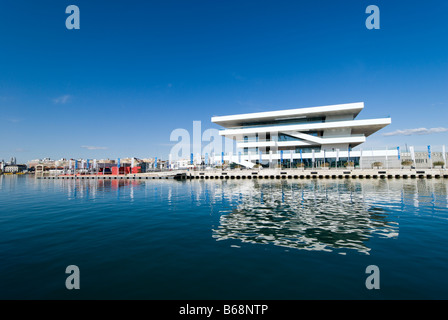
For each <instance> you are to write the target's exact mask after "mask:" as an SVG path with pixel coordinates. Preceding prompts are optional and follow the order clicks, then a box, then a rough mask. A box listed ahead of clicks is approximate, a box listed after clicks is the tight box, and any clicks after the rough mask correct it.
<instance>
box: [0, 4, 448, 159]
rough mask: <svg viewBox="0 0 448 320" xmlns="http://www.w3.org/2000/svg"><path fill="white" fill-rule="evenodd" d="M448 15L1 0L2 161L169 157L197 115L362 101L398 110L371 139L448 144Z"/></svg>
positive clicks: (372, 111)
mask: <svg viewBox="0 0 448 320" xmlns="http://www.w3.org/2000/svg"><path fill="white" fill-rule="evenodd" d="M70 4H75V5H77V6H78V7H79V9H80V13H81V28H80V30H67V29H66V27H65V20H66V18H67V17H68V14H66V13H65V8H66V7H67V6H68V5H70ZM370 4H374V5H377V6H378V7H379V8H380V14H381V20H380V23H381V25H380V26H381V29H380V30H368V29H367V28H366V27H365V20H366V18H367V16H368V15H367V14H366V13H365V10H366V7H367V6H368V5H370ZM447 14H448V2H447V1H442V0H439V1H431V0H429V1H416V2H409V1H405V2H404V1H390V0H388V1H380V0H372V1H363V0H353V1H351V0H346V1H319V0H316V1H279V0H276V1H263V0H257V1H249V0H239V1H234V0H226V1H210V0H204V1H196V0H195V1H193V0H181V1H174V0H166V1H133V0H128V1H121V0H120V1H76V0H72V1H62V0H60V1H48V0H39V1H31V0H30V1H22V0H15V1H2V2H0V41H1V45H0V111H1V113H0V137H1V143H0V159H1V158H4V159H9V158H10V157H11V156H16V157H17V159H18V160H19V161H21V162H25V161H27V160H30V159H35V158H43V157H51V158H61V157H66V158H70V157H77V158H78V157H83V158H103V157H109V158H117V157H127V156H136V157H154V156H158V157H159V158H165V157H167V155H168V152H169V150H170V148H171V146H170V144H172V143H171V142H170V141H169V139H170V133H171V131H172V130H174V129H176V128H185V129H188V130H191V128H192V121H194V120H200V121H202V124H203V129H207V128H212V127H216V126H214V125H213V124H212V123H210V118H211V117H212V116H213V115H226V114H235V113H246V112H258V111H268V110H276V109H287V108H299V107H311V106H320V105H328V104H339V103H349V102H359V101H364V102H365V110H363V111H362V113H361V114H360V116H359V117H360V118H372V117H373V118H374V117H383V116H391V117H392V124H391V125H390V126H388V127H387V128H385V129H383V130H381V131H380V132H378V133H376V134H375V135H373V136H371V137H370V139H368V142H367V143H366V145H365V146H366V147H376V146H378V147H381V146H385V145H387V146H396V145H400V146H403V147H404V145H405V143H407V144H408V145H415V146H425V145H427V144H431V145H434V146H441V145H442V144H447V145H448V139H447V138H448V132H447V131H444V129H438V130H432V131H442V132H435V133H431V132H432V131H431V130H429V129H431V128H448V121H447V119H448V18H447V17H448V16H447ZM416 128H426V129H428V130H427V131H428V132H426V133H428V134H424V135H417V134H413V135H400V134H396V135H390V136H383V133H388V132H394V131H396V130H406V129H411V131H408V132H413V131H412V129H416ZM447 130H448V129H447ZM443 131H444V132H443ZM82 146H93V147H100V148H93V150H89V149H87V148H83V147H82Z"/></svg>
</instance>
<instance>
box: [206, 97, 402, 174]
mask: <svg viewBox="0 0 448 320" xmlns="http://www.w3.org/2000/svg"><path fill="white" fill-rule="evenodd" d="M363 109H364V103H363V102H359V103H349V104H340V105H330V106H321V107H311V108H300V109H290V110H280V111H269V112H259V113H249V114H239V115H230V116H218V117H212V122H213V123H216V124H218V125H221V126H223V127H224V128H225V129H224V130H221V131H220V135H221V136H224V137H226V138H229V139H232V140H234V141H235V142H236V148H237V152H236V153H233V152H232V153H226V154H225V155H224V157H223V158H225V160H226V161H229V162H234V163H239V164H242V165H245V166H247V167H252V166H253V165H254V164H256V163H261V164H262V165H264V166H266V165H272V164H274V165H275V164H277V165H278V164H281V165H285V166H291V167H292V166H297V165H300V166H307V167H310V166H311V167H317V166H338V165H339V166H342V165H346V166H347V165H349V166H362V165H363V163H364V162H365V161H366V160H368V159H374V158H375V157H376V158H379V157H386V158H388V157H397V158H398V150H394V149H392V150H364V151H363V150H362V149H359V150H353V148H355V147H357V146H359V145H361V144H362V143H363V142H365V141H366V138H367V137H368V136H370V135H372V134H373V133H375V132H377V131H378V130H380V129H382V128H384V127H386V126H387V125H389V124H390V123H391V119H390V118H376V119H362V120H360V119H356V117H357V116H358V114H359V113H360V112H361V111H362V110H363Z"/></svg>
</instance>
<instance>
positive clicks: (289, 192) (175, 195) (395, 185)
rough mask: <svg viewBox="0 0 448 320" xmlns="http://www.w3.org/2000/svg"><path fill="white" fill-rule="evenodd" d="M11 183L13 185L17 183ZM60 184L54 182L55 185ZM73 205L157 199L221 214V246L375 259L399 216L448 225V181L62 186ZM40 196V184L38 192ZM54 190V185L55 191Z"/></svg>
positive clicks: (216, 229)
mask: <svg viewBox="0 0 448 320" xmlns="http://www.w3.org/2000/svg"><path fill="white" fill-rule="evenodd" d="M11 183H14V182H13V181H11ZM52 183H55V182H52ZM57 183H62V184H63V188H64V190H65V192H66V193H67V196H68V198H69V199H75V198H76V199H79V198H81V199H85V200H87V201H102V199H103V201H107V200H108V199H109V198H110V196H111V194H112V196H113V198H116V199H117V200H120V201H122V200H126V201H130V202H134V201H142V200H143V201H144V200H145V199H149V198H151V199H158V201H159V202H160V204H161V205H164V206H166V208H167V210H176V207H179V206H182V205H183V204H186V203H190V205H193V206H201V207H204V206H206V207H210V211H211V212H212V213H218V214H219V223H218V225H216V226H213V227H212V237H213V238H214V239H216V240H217V241H221V240H227V239H234V240H239V241H242V242H243V243H254V244H271V245H276V246H282V247H286V248H291V249H302V250H317V251H337V252H338V253H341V254H345V253H346V252H348V251H347V250H355V251H357V252H361V253H365V254H369V251H370V250H371V248H370V247H369V241H371V240H372V238H390V239H394V238H397V237H398V236H399V231H400V230H399V224H398V221H399V217H400V215H409V214H413V215H418V214H425V215H432V216H433V217H435V218H437V219H447V208H448V182H447V181H446V180H425V179H424V180H420V179H416V180H411V179H409V180H314V181H307V180H283V181H276V180H258V181H257V180H246V181H225V180H224V181H222V180H218V181H216V180H215V181H212V180H207V181H183V182H177V181H166V180H165V181H138V180H104V181H103V180H99V181H85V180H84V181H76V182H74V181H70V180H67V181H65V180H62V181H57ZM35 187H36V188H40V184H38V183H37V184H35ZM55 188H56V185H55ZM197 219H201V217H199V216H198V217H197Z"/></svg>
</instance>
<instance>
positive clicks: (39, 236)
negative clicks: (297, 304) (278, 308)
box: [0, 176, 448, 300]
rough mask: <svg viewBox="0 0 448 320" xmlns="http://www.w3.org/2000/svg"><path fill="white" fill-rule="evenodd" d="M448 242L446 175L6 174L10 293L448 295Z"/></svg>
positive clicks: (2, 221)
mask: <svg viewBox="0 0 448 320" xmlns="http://www.w3.org/2000/svg"><path fill="white" fill-rule="evenodd" d="M447 246H448V179H412V180H411V179H409V180H404V179H400V180H395V179H379V180H352V179H336V180H296V179H294V180H289V179H288V180H182V181H175V180H44V179H35V178H34V177H32V176H0V261H1V262H0V299H168V300H171V299H285V300H291V299H448V248H447ZM69 265H75V266H77V267H78V268H79V271H80V276H79V283H80V288H79V289H78V290H76V289H74V290H68V289H67V288H66V279H67V277H68V276H69V274H67V273H66V268H67V266H69ZM372 265H373V266H376V267H377V268H378V270H379V274H378V280H379V282H378V284H379V288H378V289H369V288H368V287H367V286H366V279H367V278H368V277H369V275H370V273H366V269H367V267H368V266H372Z"/></svg>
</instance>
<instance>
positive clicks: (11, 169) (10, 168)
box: [3, 164, 27, 173]
mask: <svg viewBox="0 0 448 320" xmlns="http://www.w3.org/2000/svg"><path fill="white" fill-rule="evenodd" d="M26 169H27V167H26V165H24V164H7V165H5V167H4V170H3V172H4V173H19V172H24V171H26Z"/></svg>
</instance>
